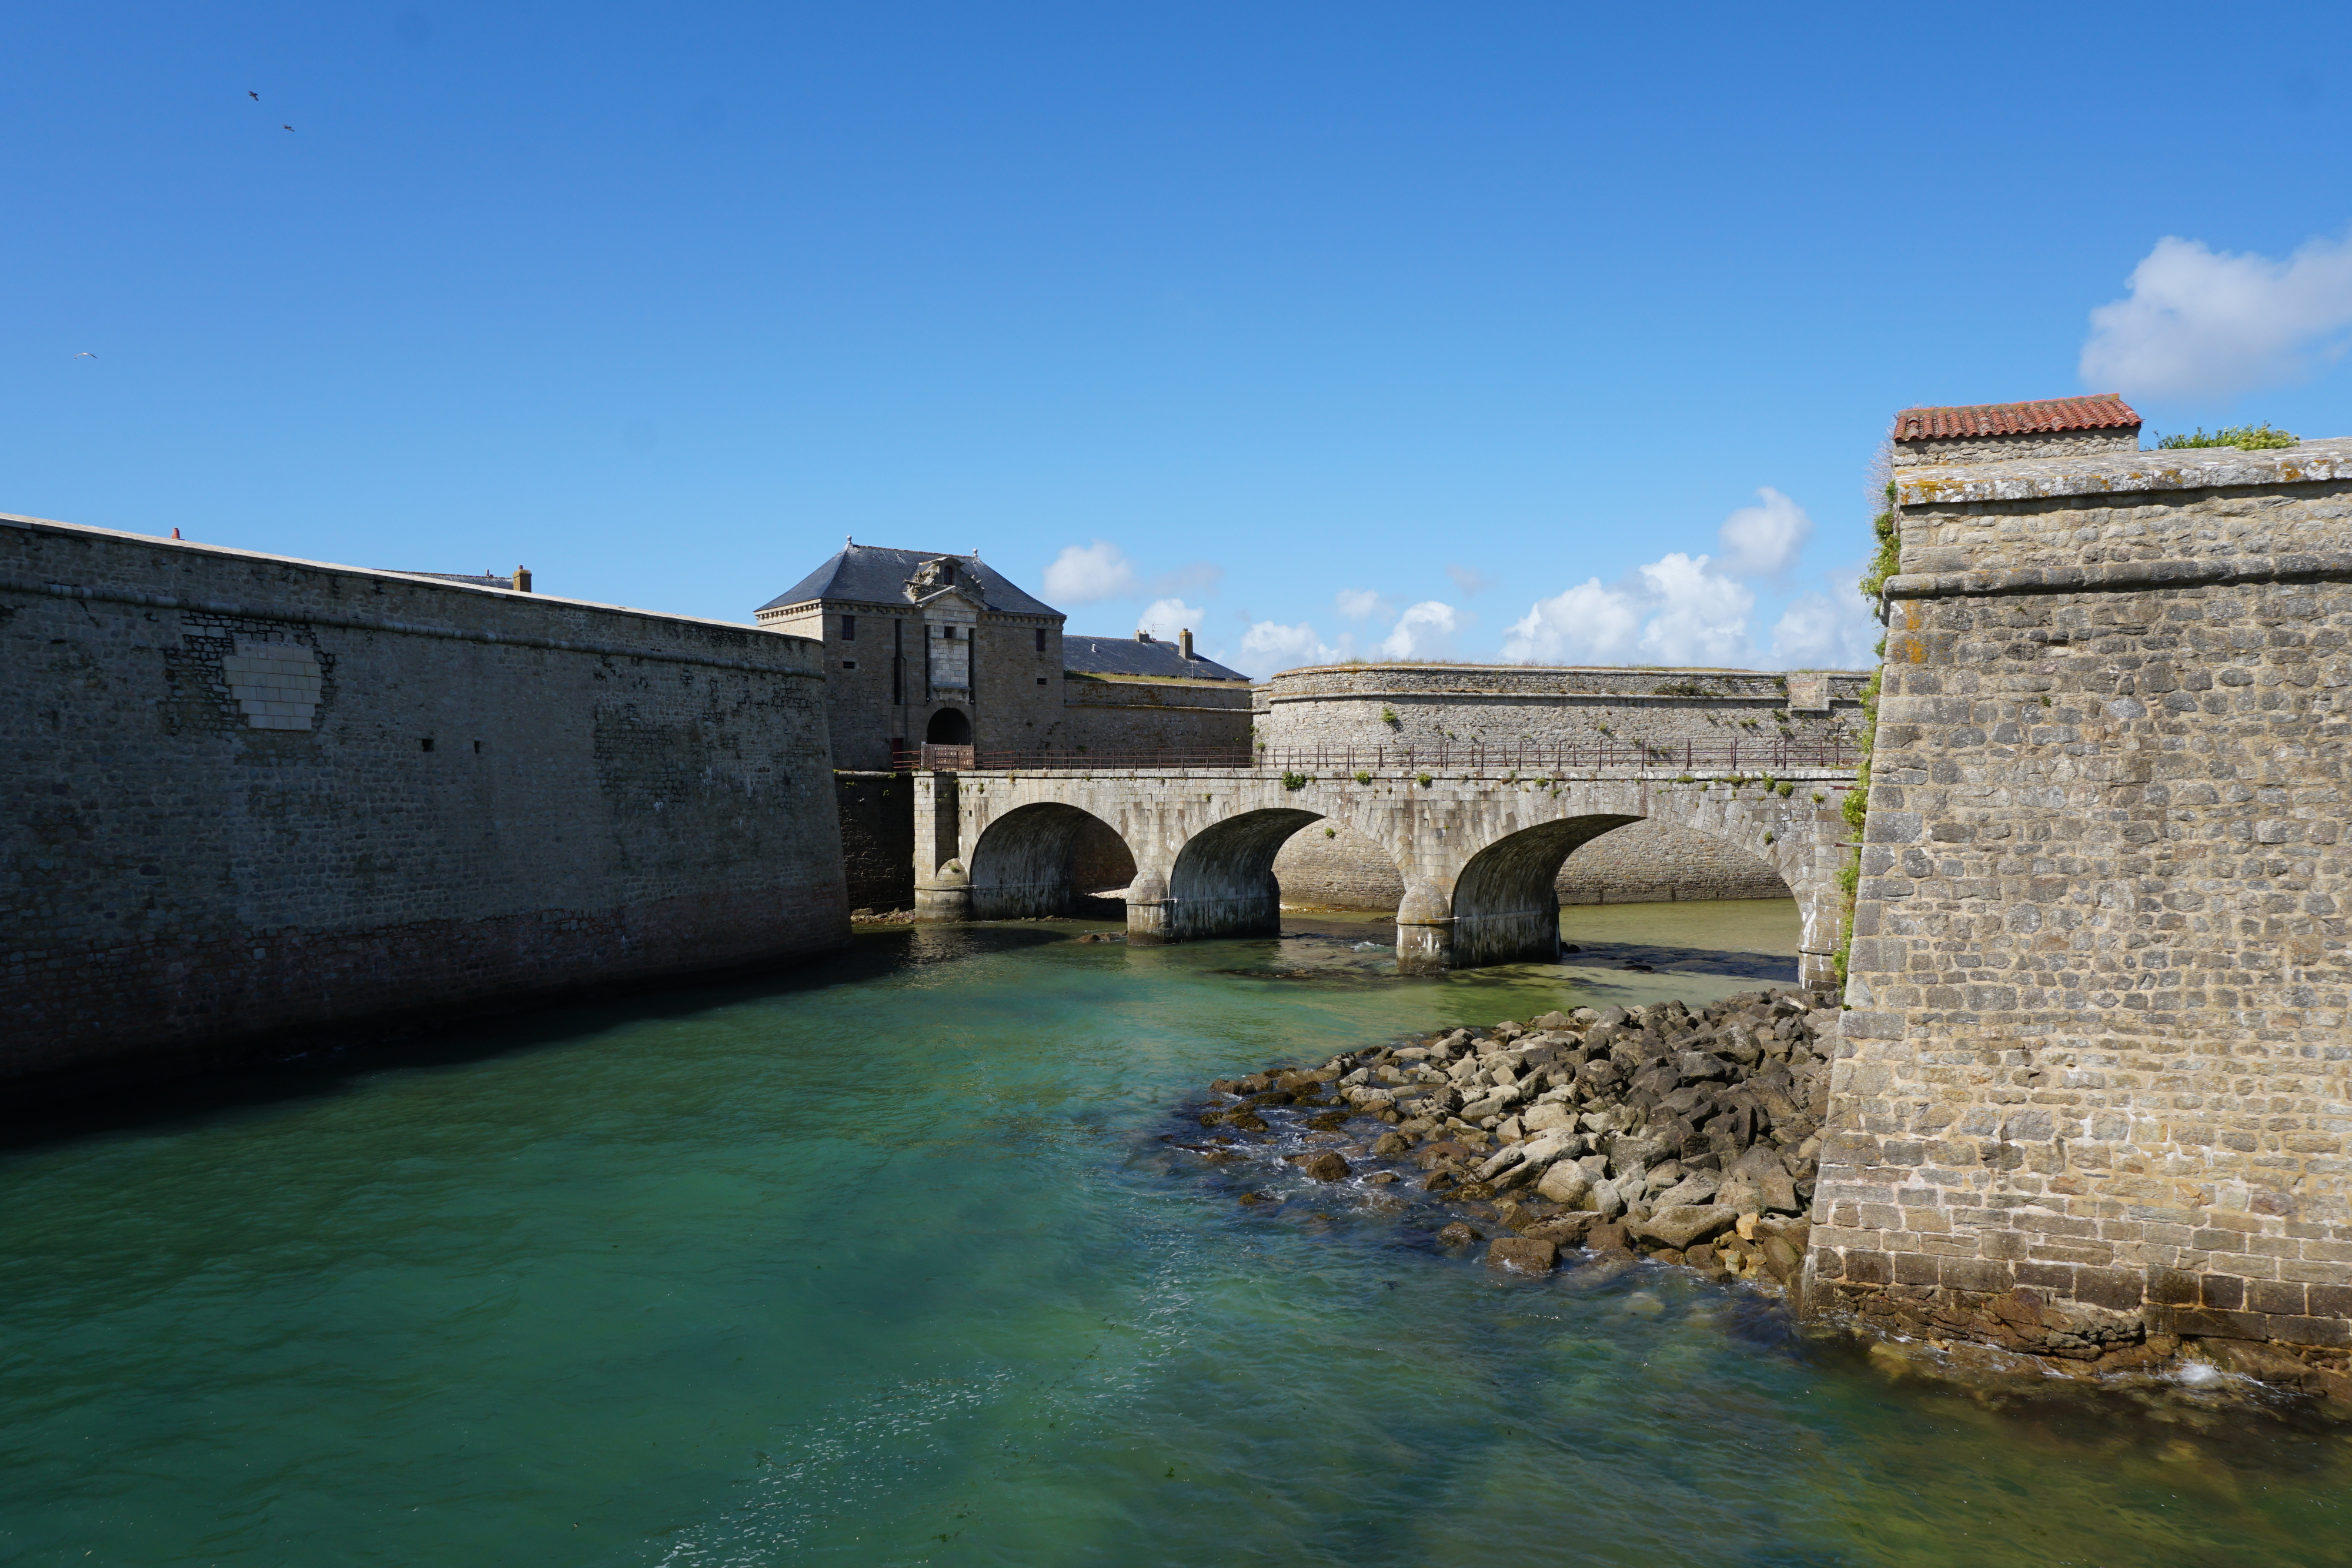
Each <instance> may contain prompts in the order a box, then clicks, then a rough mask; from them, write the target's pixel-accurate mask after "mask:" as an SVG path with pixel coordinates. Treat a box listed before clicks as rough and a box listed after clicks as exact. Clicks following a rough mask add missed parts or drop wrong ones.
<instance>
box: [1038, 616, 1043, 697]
mask: <svg viewBox="0 0 2352 1568" xmlns="http://www.w3.org/2000/svg"><path fill="white" fill-rule="evenodd" d="M1037 652H1039V653H1044V652H1045V628H1044V627H1043V626H1040V627H1038V628H1037ZM1037 684H1038V685H1041V686H1042V685H1045V682H1043V681H1040V682H1038V683H1037Z"/></svg>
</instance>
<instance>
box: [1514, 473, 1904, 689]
mask: <svg viewBox="0 0 2352 1568" xmlns="http://www.w3.org/2000/svg"><path fill="white" fill-rule="evenodd" d="M1756 495H1757V498H1758V505H1756V506H1753V507H1740V508H1739V509H1738V510H1737V511H1735V512H1733V513H1732V514H1731V515H1730V516H1729V517H1726V518H1724V519H1723V526H1722V528H1720V529H1719V530H1718V537H1719V538H1721V539H1722V541H1723V550H1722V553H1721V554H1720V555H1718V556H1705V555H1691V554H1688V553H1686V552H1685V551H1682V550H1675V551H1673V552H1671V553H1669V554H1667V555H1664V556H1661V557H1660V558H1659V559H1656V560H1654V561H1652V562H1650V563H1649V564H1648V565H1646V566H1642V567H1637V568H1635V569H1634V570H1633V572H1631V573H1630V574H1629V575H1627V576H1626V577H1625V578H1624V579H1623V580H1621V581H1619V582H1617V583H1615V584H1613V585H1612V584H1609V583H1604V582H1602V581H1601V580H1600V579H1599V578H1597V577H1591V578H1587V579H1585V580H1583V581H1582V582H1580V583H1578V584H1577V585H1576V586H1575V587H1573V588H1571V589H1569V590H1568V591H1566V592H1564V593H1558V594H1554V595H1553V596H1552V597H1550V598H1549V599H1538V600H1537V601H1535V603H1534V604H1532V605H1530V606H1529V607H1528V612H1527V613H1526V614H1525V615H1523V616H1521V617H1519V619H1518V620H1517V621H1516V622H1512V624H1511V627H1510V629H1509V630H1508V631H1507V632H1505V633H1504V635H1503V657H1505V658H1506V659H1512V660H1519V661H1525V662H1527V663H1531V664H1630V663H1634V662H1639V663H1642V664H1741V663H1744V662H1747V661H1750V660H1754V659H1756V658H1758V657H1759V655H1758V653H1756V652H1755V650H1754V649H1753V648H1751V646H1750V645H1749V633H1748V618H1749V617H1750V616H1751V615H1753V614H1754V613H1755V611H1756V592H1755V590H1754V589H1753V588H1751V587H1750V586H1749V584H1750V583H1751V582H1753V581H1755V580H1759V579H1769V578H1778V577H1780V575H1782V574H1783V573H1785V572H1787V571H1788V570H1790V568H1791V567H1792V566H1794V565H1795V564H1796V561H1797V558H1798V557H1799V556H1800V555H1801V554H1802V553H1803V551H1804V548H1805V543H1806V541H1807V540H1808V539H1810V538H1811V537H1812V532H1813V520H1812V519H1811V517H1807V516H1806V515H1805V509H1804V508H1803V507H1800V506H1798V505H1797V503H1796V502H1794V501H1792V500H1790V498H1789V497H1786V496H1784V495H1782V494H1781V493H1780V491H1778V490H1775V489H1773V488H1772V487H1771V486H1769V485H1768V486H1763V487H1761V488H1759V490H1758V491H1757V492H1756ZM1813 600H1821V601H1822V607H1814V606H1812V605H1811V603H1810V601H1813ZM1799 602H1800V603H1801V604H1805V605H1807V610H1806V613H1804V614H1796V615H1794V616H1793V619H1792V618H1791V616H1790V615H1784V616H1783V617H1782V618H1781V622H1780V625H1781V627H1782V628H1785V629H1786V637H1785V639H1782V638H1781V637H1780V632H1779V631H1777V630H1776V632H1775V637H1776V641H1775V643H1774V650H1773V656H1774V657H1775V658H1783V657H1789V658H1802V659H1808V660H1810V659H1814V658H1816V657H1820V658H1822V659H1827V658H1832V657H1834V655H1818V656H1817V655H1815V654H1813V653H1811V650H1812V649H1813V648H1815V647H1817V646H1822V645H1825V644H1824V639H1827V641H1828V643H1841V645H1842V640H1843V639H1845V638H1846V636H1847V632H1846V629H1845V628H1844V625H1843V622H1839V621H1837V620H1836V619H1835V618H1834V617H1829V618H1827V619H1824V615H1825V612H1826V611H1825V607H1826V606H1827V604H1828V602H1829V601H1828V600H1826V599H1824V597H1823V596H1822V595H1821V594H1818V593H1814V594H1809V595H1806V596H1804V597H1803V598H1802V599H1801V600H1800V601H1799ZM1856 603H1857V604H1859V603H1860V601H1858V600H1857V601H1856ZM1824 628H1826V630H1824ZM1782 641H1785V642H1786V643H1788V645H1789V646H1790V648H1802V649H1804V650H1806V651H1807V652H1805V653H1791V654H1786V655H1784V654H1783V653H1782V651H1781V645H1780V644H1781V642H1782Z"/></svg>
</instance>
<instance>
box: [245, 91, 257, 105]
mask: <svg viewBox="0 0 2352 1568" xmlns="http://www.w3.org/2000/svg"><path fill="white" fill-rule="evenodd" d="M245 96H246V97H247V98H249V99H253V101H254V102H256V103H259V102H260V101H261V95H260V94H259V93H257V92H250V91H249V92H247V94H246V95H245Z"/></svg>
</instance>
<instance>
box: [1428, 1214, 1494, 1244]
mask: <svg viewBox="0 0 2352 1568" xmlns="http://www.w3.org/2000/svg"><path fill="white" fill-rule="evenodd" d="M1485 1239H1486V1238H1485V1237H1484V1236H1483V1235H1481V1234H1480V1233H1479V1232H1477V1231H1475V1230H1473V1229H1471V1228H1469V1227H1468V1226H1467V1225H1465V1224H1464V1223H1462V1221H1460V1220H1458V1219H1457V1220H1455V1221H1454V1223H1453V1224H1451V1225H1449V1226H1447V1227H1446V1228H1444V1229H1443V1230H1441V1231H1439V1232H1438V1233H1437V1244H1438V1245H1439V1246H1440V1247H1467V1246H1469V1245H1470V1243H1472V1242H1473V1241H1483V1240H1485Z"/></svg>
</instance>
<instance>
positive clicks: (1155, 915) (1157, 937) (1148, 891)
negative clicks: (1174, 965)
mask: <svg viewBox="0 0 2352 1568" xmlns="http://www.w3.org/2000/svg"><path fill="white" fill-rule="evenodd" d="M1127 940H1128V945H1129V946H1132V947H1158V946H1162V945H1163V944H1165V943H1167V942H1169V941H1170V940H1171V937H1170V936H1169V935H1168V879H1167V878H1166V877H1164V876H1161V875H1160V873H1158V872H1156V871H1147V872H1142V873H1138V874H1137V876H1136V879H1135V881H1134V882H1133V883H1129V886H1128V890H1127Z"/></svg>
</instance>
